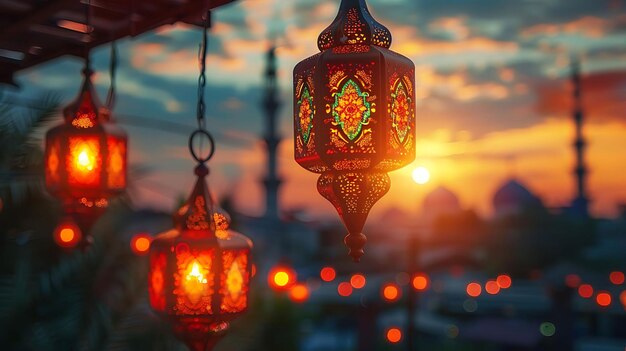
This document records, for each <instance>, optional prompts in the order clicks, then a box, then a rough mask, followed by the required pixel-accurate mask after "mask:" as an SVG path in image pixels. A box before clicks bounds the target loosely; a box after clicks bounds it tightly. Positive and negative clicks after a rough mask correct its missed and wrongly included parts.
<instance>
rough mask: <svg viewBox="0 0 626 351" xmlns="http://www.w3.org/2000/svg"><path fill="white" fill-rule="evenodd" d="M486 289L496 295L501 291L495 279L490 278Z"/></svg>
mask: <svg viewBox="0 0 626 351" xmlns="http://www.w3.org/2000/svg"><path fill="white" fill-rule="evenodd" d="M485 291H486V292H487V294H490V295H496V294H497V293H499V292H500V286H499V285H498V282H496V281H495V280H490V281H488V282H487V283H486V284H485Z"/></svg>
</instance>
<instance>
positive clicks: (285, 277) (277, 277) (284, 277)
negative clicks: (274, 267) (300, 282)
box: [274, 271, 289, 287]
mask: <svg viewBox="0 0 626 351" xmlns="http://www.w3.org/2000/svg"><path fill="white" fill-rule="evenodd" d="M274 284H276V285H278V286H280V287H285V286H287V284H289V274H288V273H287V272H283V271H280V272H276V274H274Z"/></svg>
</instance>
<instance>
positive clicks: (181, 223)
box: [148, 14, 252, 351]
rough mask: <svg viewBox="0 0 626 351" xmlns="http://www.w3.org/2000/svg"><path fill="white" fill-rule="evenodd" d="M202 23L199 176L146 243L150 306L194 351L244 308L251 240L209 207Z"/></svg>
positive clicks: (212, 342)
mask: <svg viewBox="0 0 626 351" xmlns="http://www.w3.org/2000/svg"><path fill="white" fill-rule="evenodd" d="M208 24H209V15H208V14H207V15H206V17H205V27H204V31H203V40H202V45H201V55H200V60H199V61H200V78H199V80H198V83H199V84H198V109H197V120H198V129H197V130H196V131H195V132H194V133H193V134H191V136H190V138H189V151H190V152H191V155H192V156H193V158H194V159H195V160H196V161H197V162H198V166H197V167H196V170H195V174H196V176H197V177H198V179H197V181H196V185H195V186H194V188H193V191H192V192H191V196H190V197H189V200H188V201H187V203H186V204H185V205H183V207H181V208H180V210H178V212H177V213H176V214H175V215H174V229H171V230H169V231H167V232H165V233H163V234H161V235H159V236H158V237H157V238H156V239H155V240H154V241H153V242H152V245H151V247H150V271H149V275H148V290H149V295H150V305H151V306H152V309H153V310H154V311H156V312H157V313H158V314H160V315H161V316H163V317H164V318H165V319H167V320H168V321H170V323H171V324H172V326H173V329H174V333H175V334H176V335H177V336H178V337H179V338H180V339H182V340H183V341H184V342H185V343H186V344H187V345H188V346H189V347H190V348H191V349H192V350H195V351H204V350H210V349H212V348H213V346H214V345H215V344H216V343H217V341H218V340H219V339H220V337H221V336H223V335H224V333H225V332H226V331H227V330H228V327H229V322H230V321H231V320H232V319H234V318H236V317H237V316H239V315H240V314H242V313H243V312H245V311H246V309H247V308H248V300H249V298H248V294H249V288H250V275H251V271H252V264H251V257H250V254H251V250H252V242H251V241H250V240H249V239H248V238H247V237H245V236H243V235H241V234H239V233H237V232H234V231H232V230H229V228H228V227H229V219H228V215H227V214H225V213H224V212H223V211H219V210H216V209H215V208H214V207H213V199H212V197H211V194H210V192H209V189H208V187H207V184H206V181H205V178H206V176H207V175H208V174H209V170H208V168H207V167H206V166H205V163H206V162H207V161H209V160H210V159H211V158H212V157H213V153H214V151H215V142H214V140H213V137H212V136H211V134H210V133H209V132H208V131H207V130H206V129H205V127H204V126H205V116H204V112H205V109H204V106H205V105H204V86H205V84H206V78H205V67H206V53H207V29H208ZM196 137H204V138H206V139H208V141H209V147H210V150H209V152H208V154H207V155H206V157H199V156H198V154H196V152H195V151H194V148H193V145H194V138H196Z"/></svg>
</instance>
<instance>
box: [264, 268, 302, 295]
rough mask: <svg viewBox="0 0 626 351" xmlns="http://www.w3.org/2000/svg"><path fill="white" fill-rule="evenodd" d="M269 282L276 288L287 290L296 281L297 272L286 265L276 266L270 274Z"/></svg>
mask: <svg viewBox="0 0 626 351" xmlns="http://www.w3.org/2000/svg"><path fill="white" fill-rule="evenodd" d="M268 282H269V284H270V286H271V287H272V288H274V290H279V291H286V290H288V289H289V288H290V287H291V286H292V285H293V284H294V283H295V282H296V272H294V271H293V270H292V269H290V268H288V267H284V266H278V267H275V268H273V269H272V270H271V271H270V273H269V275H268Z"/></svg>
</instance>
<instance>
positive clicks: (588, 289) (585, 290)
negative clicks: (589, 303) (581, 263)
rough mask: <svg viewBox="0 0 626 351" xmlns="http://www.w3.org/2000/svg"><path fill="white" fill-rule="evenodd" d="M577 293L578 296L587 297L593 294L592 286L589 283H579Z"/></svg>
mask: <svg viewBox="0 0 626 351" xmlns="http://www.w3.org/2000/svg"><path fill="white" fill-rule="evenodd" d="M578 295H580V297H582V298H585V299H588V298H590V297H592V296H593V287H592V286H591V285H589V284H581V285H580V286H579V287H578Z"/></svg>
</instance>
